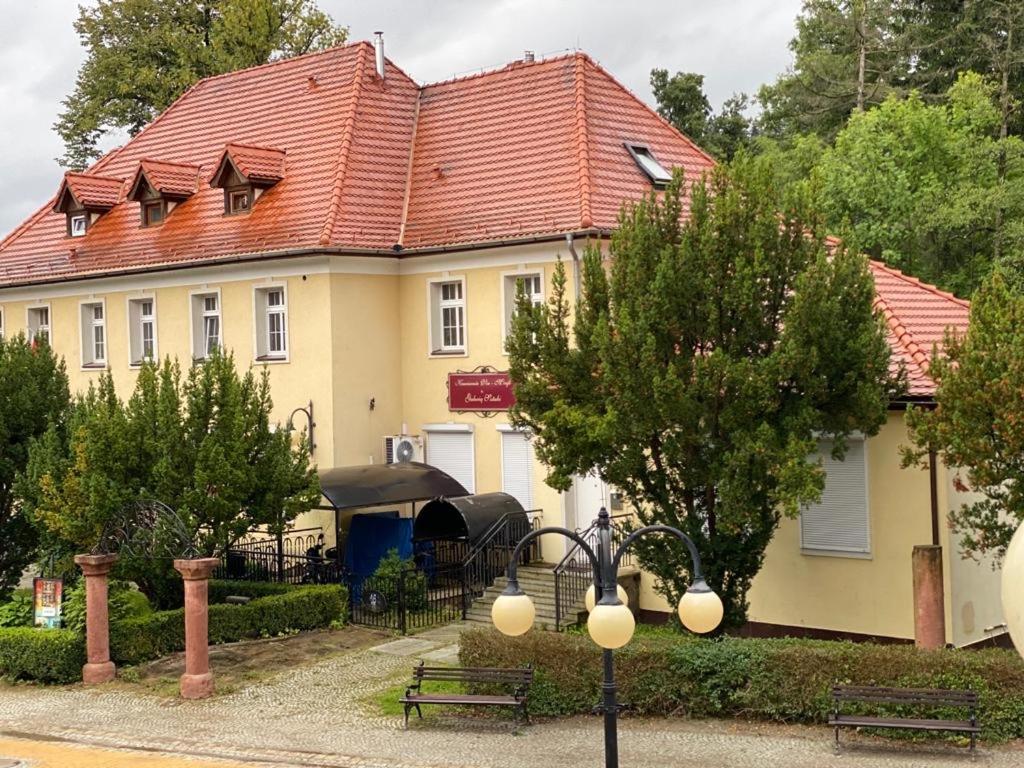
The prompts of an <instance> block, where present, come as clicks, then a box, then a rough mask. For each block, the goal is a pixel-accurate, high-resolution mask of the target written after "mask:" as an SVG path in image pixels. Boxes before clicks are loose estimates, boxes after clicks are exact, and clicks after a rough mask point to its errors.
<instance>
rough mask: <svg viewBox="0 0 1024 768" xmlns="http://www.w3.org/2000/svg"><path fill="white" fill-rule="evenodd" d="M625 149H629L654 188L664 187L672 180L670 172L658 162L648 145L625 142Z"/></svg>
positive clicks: (634, 160)
mask: <svg viewBox="0 0 1024 768" xmlns="http://www.w3.org/2000/svg"><path fill="white" fill-rule="evenodd" d="M626 149H627V150H629V154H630V156H632V158H633V162H635V163H636V164H637V167H639V168H640V170H641V171H643V173H644V175H645V176H647V178H649V179H650V180H651V183H652V184H653V185H654V186H655V188H656V189H664V188H665V187H667V186H668V183H669V182H670V181H672V172H671V171H669V170H667V169H666V168H665V166H663V165H662V164H661V163H659V162H658V160H657V158H656V157H655V156H654V153H653V152H652V151H651V149H650V147H647V146H645V145H643V144H630V143H628V142H627V144H626Z"/></svg>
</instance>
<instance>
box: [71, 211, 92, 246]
mask: <svg viewBox="0 0 1024 768" xmlns="http://www.w3.org/2000/svg"><path fill="white" fill-rule="evenodd" d="M78 219H81V220H82V222H84V225H83V227H82V231H81V232H80V233H79V234H77V235H76V234H75V221H76V220H78ZM91 219H92V216H90V215H89V212H88V211H86V210H78V211H68V215H67V225H68V237H73V238H75V239H78V238H79V237H85V236H86V235H87V234H88V233H89V225H90V224H91V223H92V222H91Z"/></svg>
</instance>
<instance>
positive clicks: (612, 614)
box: [587, 603, 636, 651]
mask: <svg viewBox="0 0 1024 768" xmlns="http://www.w3.org/2000/svg"><path fill="white" fill-rule="evenodd" d="M635 629H636V621H635V620H634V619H633V612H632V611H630V610H629V608H627V607H626V606H625V605H623V604H622V603H614V604H612V603H598V604H597V605H595V606H594V610H592V611H591V612H590V616H588V617H587V632H589V633H590V639H591V640H593V641H594V642H595V643H597V644H598V645H599V646H601V647H602V648H604V649H605V650H608V651H613V650H615V649H616V648H621V647H622V646H624V645H625V644H626V643H628V642H629V641H630V640H631V639H632V637H633V630H635Z"/></svg>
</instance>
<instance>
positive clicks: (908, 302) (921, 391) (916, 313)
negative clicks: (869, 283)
mask: <svg viewBox="0 0 1024 768" xmlns="http://www.w3.org/2000/svg"><path fill="white" fill-rule="evenodd" d="M871 273H872V276H873V277H874V279H875V293H876V299H875V306H876V307H877V308H878V310H879V311H880V312H881V313H882V315H883V316H884V317H885V321H886V324H887V326H888V329H889V345H890V347H891V348H892V351H893V356H892V367H893V370H894V371H895V370H896V369H897V368H898V367H899V366H900V365H901V364H902V366H903V367H904V369H905V370H906V374H907V389H908V392H907V394H909V395H910V396H912V397H929V396H931V395H933V394H935V382H934V381H932V379H931V377H930V376H929V375H928V367H929V365H930V363H931V359H932V355H933V354H934V353H935V351H936V350H940V351H941V346H942V341H943V338H944V336H945V333H946V329H947V328H949V329H953V330H955V331H957V332H958V333H964V332H966V330H967V321H968V316H969V314H970V307H971V305H970V303H969V302H966V301H964V300H963V299H958V298H957V297H956V296H954V295H953V294H951V293H947V292H946V291H942V290H939V289H938V288H936V287H935V286H934V285H929V284H928V283H925V282H922V281H921V280H918V279H917V278H914V277H910V276H909V275H905V274H903V273H902V272H900V271H899V270H898V269H893V268H892V267H889V266H886V265H885V264H882V263H881V262H877V261H872V262H871Z"/></svg>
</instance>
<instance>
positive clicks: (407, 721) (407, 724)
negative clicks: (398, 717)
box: [402, 704, 412, 730]
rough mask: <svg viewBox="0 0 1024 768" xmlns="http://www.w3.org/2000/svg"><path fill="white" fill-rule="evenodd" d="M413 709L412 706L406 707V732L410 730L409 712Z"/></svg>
mask: <svg viewBox="0 0 1024 768" xmlns="http://www.w3.org/2000/svg"><path fill="white" fill-rule="evenodd" d="M410 709H412V705H411V704H406V705H405V725H403V726H402V728H404V729H405V730H409V710H410Z"/></svg>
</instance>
